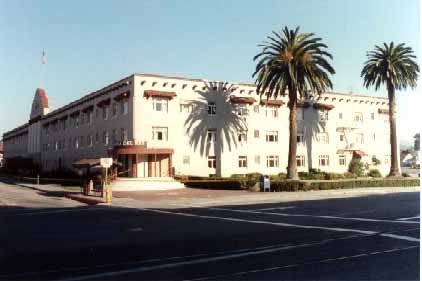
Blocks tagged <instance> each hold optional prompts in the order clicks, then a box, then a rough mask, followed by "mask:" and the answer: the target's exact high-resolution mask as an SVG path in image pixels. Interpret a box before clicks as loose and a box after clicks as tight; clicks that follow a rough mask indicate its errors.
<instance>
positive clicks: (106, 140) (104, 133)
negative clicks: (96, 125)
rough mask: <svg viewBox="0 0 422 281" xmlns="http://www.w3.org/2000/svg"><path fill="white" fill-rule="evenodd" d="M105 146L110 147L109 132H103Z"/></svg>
mask: <svg viewBox="0 0 422 281" xmlns="http://www.w3.org/2000/svg"><path fill="white" fill-rule="evenodd" d="M103 144H104V145H108V131H104V132H103Z"/></svg>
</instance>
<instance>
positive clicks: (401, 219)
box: [397, 216, 419, 221]
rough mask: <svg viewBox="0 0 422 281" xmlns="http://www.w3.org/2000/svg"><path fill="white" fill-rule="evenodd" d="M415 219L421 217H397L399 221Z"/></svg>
mask: <svg viewBox="0 0 422 281" xmlns="http://www.w3.org/2000/svg"><path fill="white" fill-rule="evenodd" d="M413 219H419V216H415V217H410V218H400V219H397V220H398V221H407V220H413Z"/></svg>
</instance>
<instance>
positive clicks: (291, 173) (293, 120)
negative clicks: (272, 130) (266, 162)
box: [287, 87, 298, 179]
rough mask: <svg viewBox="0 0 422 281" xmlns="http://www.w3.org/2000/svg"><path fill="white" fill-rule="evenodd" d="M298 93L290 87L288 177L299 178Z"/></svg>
mask: <svg viewBox="0 0 422 281" xmlns="http://www.w3.org/2000/svg"><path fill="white" fill-rule="evenodd" d="M296 107H297V94H296V92H295V91H294V90H293V89H292V88H291V87H289V110H290V112H289V157H288V164H287V178H288V179H298V176H297V167H296V166H297V164H296V150H297V111H296Z"/></svg>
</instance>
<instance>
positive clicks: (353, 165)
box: [349, 159, 365, 177]
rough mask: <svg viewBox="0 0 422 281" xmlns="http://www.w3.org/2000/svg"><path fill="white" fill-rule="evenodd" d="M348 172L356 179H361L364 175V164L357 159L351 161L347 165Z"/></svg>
mask: <svg viewBox="0 0 422 281" xmlns="http://www.w3.org/2000/svg"><path fill="white" fill-rule="evenodd" d="M349 172H350V173H352V174H355V175H356V176H358V177H363V176H364V175H365V164H363V163H362V162H361V161H360V160H359V159H352V161H350V165H349Z"/></svg>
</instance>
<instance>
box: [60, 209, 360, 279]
mask: <svg viewBox="0 0 422 281" xmlns="http://www.w3.org/2000/svg"><path fill="white" fill-rule="evenodd" d="M150 211H158V210H150ZM159 212H166V211H159ZM166 213H170V212H166ZM355 236H357V235H353V236H346V237H341V238H333V239H326V240H322V241H319V242H315V243H304V244H299V245H289V246H281V247H275V248H269V249H262V250H252V251H247V252H241V253H233V254H228V255H223V256H217V257H209V258H199V259H196V260H189V261H181V262H175V263H167V264H159V265H153V266H146V267H138V268H132V269H125V270H116V271H110V272H103V273H95V274H89V275H83V276H77V277H70V278H65V279H61V281H81V280H87V279H97V278H104V277H112V276H118V275H125V274H129V273H139V272H145V271H152V270H158V269H167V268H173V267H180V266H186V265H193V264H200V263H208V262H214V261H221V260H227V259H234V258H242V257H247V256H254V255H261V254H268V253H273V252H279V251H284V250H291V249H297V248H304V247H311V246H316V245H323V244H327V243H329V242H332V241H334V240H342V239H350V238H352V237H355Z"/></svg>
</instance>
